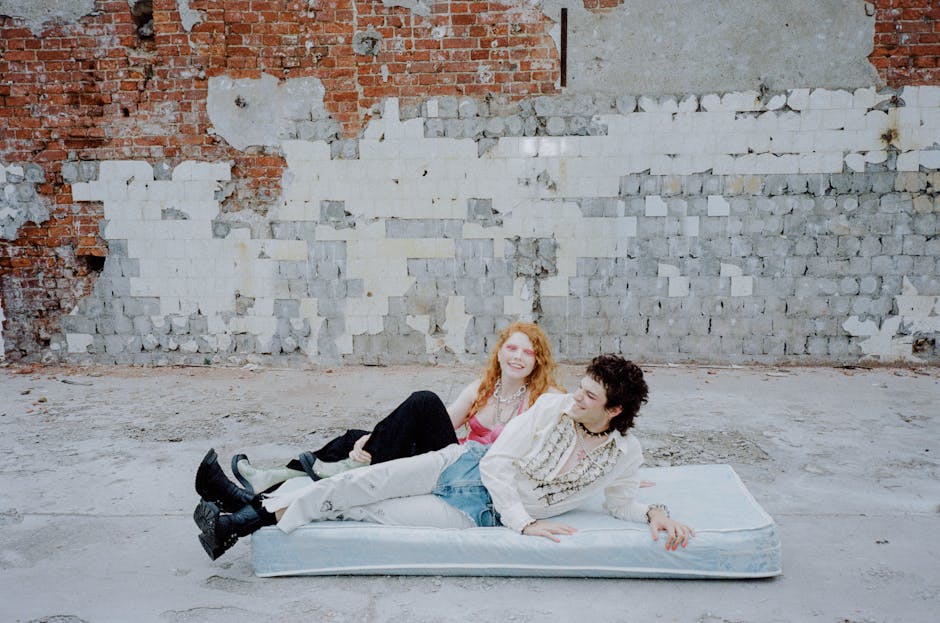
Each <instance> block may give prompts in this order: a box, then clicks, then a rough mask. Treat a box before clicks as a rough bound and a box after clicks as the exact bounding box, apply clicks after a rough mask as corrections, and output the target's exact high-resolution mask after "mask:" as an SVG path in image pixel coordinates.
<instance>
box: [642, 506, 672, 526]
mask: <svg viewBox="0 0 940 623" xmlns="http://www.w3.org/2000/svg"><path fill="white" fill-rule="evenodd" d="M654 510H658V511H662V512H663V514H664V515H665V516H666V517H669V516H670V515H669V507H668V506H666V505H665V504H650V505H649V507H648V508H647V509H646V523H650V511H654Z"/></svg>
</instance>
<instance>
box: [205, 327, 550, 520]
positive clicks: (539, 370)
mask: <svg viewBox="0 0 940 623" xmlns="http://www.w3.org/2000/svg"><path fill="white" fill-rule="evenodd" d="M560 391H561V385H560V384H559V382H558V380H557V379H556V364H555V359H554V357H553V356H552V352H551V346H550V345H549V343H548V338H547V337H546V335H545V333H544V332H543V331H542V330H541V329H540V328H539V327H538V325H536V324H533V323H530V322H514V323H512V324H510V325H509V326H508V327H506V328H505V329H504V330H503V331H502V332H500V334H499V339H498V341H497V343H496V348H495V349H494V351H493V352H492V354H491V355H490V358H489V361H488V362H487V365H486V367H485V368H484V370H483V374H482V375H481V376H480V378H478V379H477V380H475V381H474V382H472V383H470V384H469V385H467V386H466V387H465V388H464V389H463V390H462V391H461V392H460V395H459V396H457V399H456V400H455V401H454V402H453V403H452V404H451V405H450V406H449V407H445V406H444V403H443V402H441V399H440V398H438V396H437V395H436V394H434V393H432V392H428V391H420V392H415V393H413V394H412V395H411V396H409V397H408V398H407V399H406V400H405V401H404V402H403V403H401V404H400V405H399V406H398V407H397V408H396V409H395V410H394V411H392V413H390V414H389V415H388V416H386V417H385V418H384V419H383V420H381V421H380V422H379V423H378V424H376V426H375V428H374V429H373V430H372V432H371V433H369V432H367V431H362V430H350V431H347V432H346V433H345V434H343V435H341V436H339V437H337V438H336V439H333V440H332V441H330V442H329V443H327V444H326V445H325V446H324V447H323V448H321V449H319V450H316V451H314V452H304V453H302V454H301V455H300V456H299V458H298V459H295V460H293V461H291V462H290V463H288V465H287V467H279V468H273V469H259V468H255V467H252V465H251V463H250V462H249V461H248V457H246V456H245V455H244V454H237V455H235V456H234V457H232V472H233V473H234V474H235V477H236V478H237V479H238V480H239V482H241V483H242V485H243V486H244V487H245V489H244V490H243V489H240V488H239V487H237V486H235V485H234V483H232V482H231V481H230V480H229V479H228V478H227V477H226V476H225V474H224V473H223V472H222V469H221V467H220V466H219V464H218V462H217V457H216V453H215V451H214V450H209V452H208V453H207V454H206V456H205V458H203V460H202V463H201V464H200V466H199V469H198V471H197V472H196V492H197V493H199V495H200V496H201V497H202V498H203V499H206V500H209V501H213V502H216V503H218V504H219V505H220V506H221V507H222V510H223V511H225V510H226V508H232V509H233V510H234V509H237V508H241V507H243V506H244V505H245V504H248V503H250V500H251V499H253V497H254V494H256V493H261V492H263V491H266V490H269V489H270V488H271V487H273V486H275V485H278V484H280V483H282V482H284V481H285V480H289V479H291V478H297V477H301V476H309V477H310V478H312V479H314V480H319V479H321V478H327V477H329V476H332V475H335V474H338V473H340V472H342V471H346V470H348V469H352V468H355V467H361V466H363V465H369V464H375V463H383V462H385V461H390V460H392V459H399V458H405V457H409V456H414V455H417V454H422V453H424V452H431V451H433V450H440V449H442V448H444V447H446V446H448V445H450V444H452V443H457V442H460V443H463V442H465V441H477V442H480V443H482V444H491V443H493V441H495V440H496V438H497V437H498V436H499V434H500V432H502V430H503V427H504V426H505V425H506V422H508V421H509V420H510V419H511V418H513V417H515V416H516V415H518V414H519V413H522V412H523V411H525V410H526V409H527V408H529V407H530V406H531V405H532V404H533V403H535V401H536V399H537V398H538V397H539V396H541V395H542V394H544V393H559V392H560ZM458 433H461V434H460V435H459V436H458Z"/></svg>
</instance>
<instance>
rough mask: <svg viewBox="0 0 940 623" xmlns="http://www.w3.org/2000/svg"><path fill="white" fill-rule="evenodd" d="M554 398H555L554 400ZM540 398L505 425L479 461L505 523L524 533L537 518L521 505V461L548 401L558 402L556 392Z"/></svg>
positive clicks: (532, 439)
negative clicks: (524, 529)
mask: <svg viewBox="0 0 940 623" xmlns="http://www.w3.org/2000/svg"><path fill="white" fill-rule="evenodd" d="M551 398H555V400H552V399H551ZM551 398H550V397H549V395H548V394H546V395H543V396H542V397H540V398H539V399H538V400H537V401H536V402H535V404H534V405H532V407H530V408H529V409H528V410H527V411H525V412H524V413H521V414H520V415H518V416H516V417H514V418H513V419H511V420H510V421H509V423H508V424H506V428H504V429H503V432H502V433H500V435H499V438H498V439H497V440H496V442H495V443H494V444H493V445H492V446H490V449H489V451H488V452H487V453H486V456H484V457H483V459H482V460H481V461H480V476H481V478H482V480H483V485H484V486H485V487H486V490H487V491H489V493H490V497H492V498H493V506H494V507H495V508H496V512H498V513H499V516H500V521H501V522H502V524H503V525H504V526H508V527H509V528H512V529H513V530H515V531H516V532H522V529H523V528H525V527H526V526H527V525H528V524H530V523H532V522H533V521H535V518H533V517H532V516H531V515H529V513H528V512H526V510H525V507H524V506H523V504H522V499H521V497H520V495H519V485H520V481H521V478H522V476H521V475H520V474H519V464H520V462H521V461H522V459H523V457H525V456H526V454H528V453H529V451H530V450H531V449H532V446H533V444H534V443H535V442H536V439H537V438H536V432H537V429H538V426H539V421H540V419H544V413H545V408H546V406H547V405H546V403H552V404H553V403H554V402H555V401H557V395H552V396H551Z"/></svg>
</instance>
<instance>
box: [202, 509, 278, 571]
mask: <svg viewBox="0 0 940 623" xmlns="http://www.w3.org/2000/svg"><path fill="white" fill-rule="evenodd" d="M193 520H195V522H196V525H197V526H199V529H200V530H202V534H200V535H199V542H200V543H202V548H203V549H204V550H206V553H207V554H209V558H211V559H212V560H215V559H216V558H218V557H219V556H221V555H222V554H224V553H225V552H227V551H228V550H229V549H230V548H231V547H232V546H233V545H235V542H236V541H238V538H239V537H243V536H248V535H249V534H251V533H252V532H255V531H256V530H260V529H261V528H263V527H264V526H273V525H274V524H275V523H277V519H276V518H275V517H274V514H273V513H269V512H268V511H266V510H264V507H262V506H261V498H260V496H259V497H258V498H256V499H255V502H254V504H249V505H247V506H245V507H243V508H241V509H239V510H238V511H237V512H234V513H231V514H230V515H223V514H222V513H221V511H220V510H219V507H218V506H216V505H215V504H213V503H212V502H207V501H205V500H201V501H200V502H199V505H198V506H196V510H195V511H193Z"/></svg>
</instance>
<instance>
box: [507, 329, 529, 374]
mask: <svg viewBox="0 0 940 623" xmlns="http://www.w3.org/2000/svg"><path fill="white" fill-rule="evenodd" d="M498 359H499V369H500V373H501V374H502V375H503V377H504V378H507V377H508V378H514V379H520V380H524V379H526V378H528V376H529V375H530V374H532V371H533V370H535V348H534V347H533V346H532V341H531V340H529V336H527V335H526V334H525V333H522V332H516V333H513V334H512V335H510V336H509V337H508V338H507V339H506V341H505V342H503V345H502V346H500V347H499V355H498Z"/></svg>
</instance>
